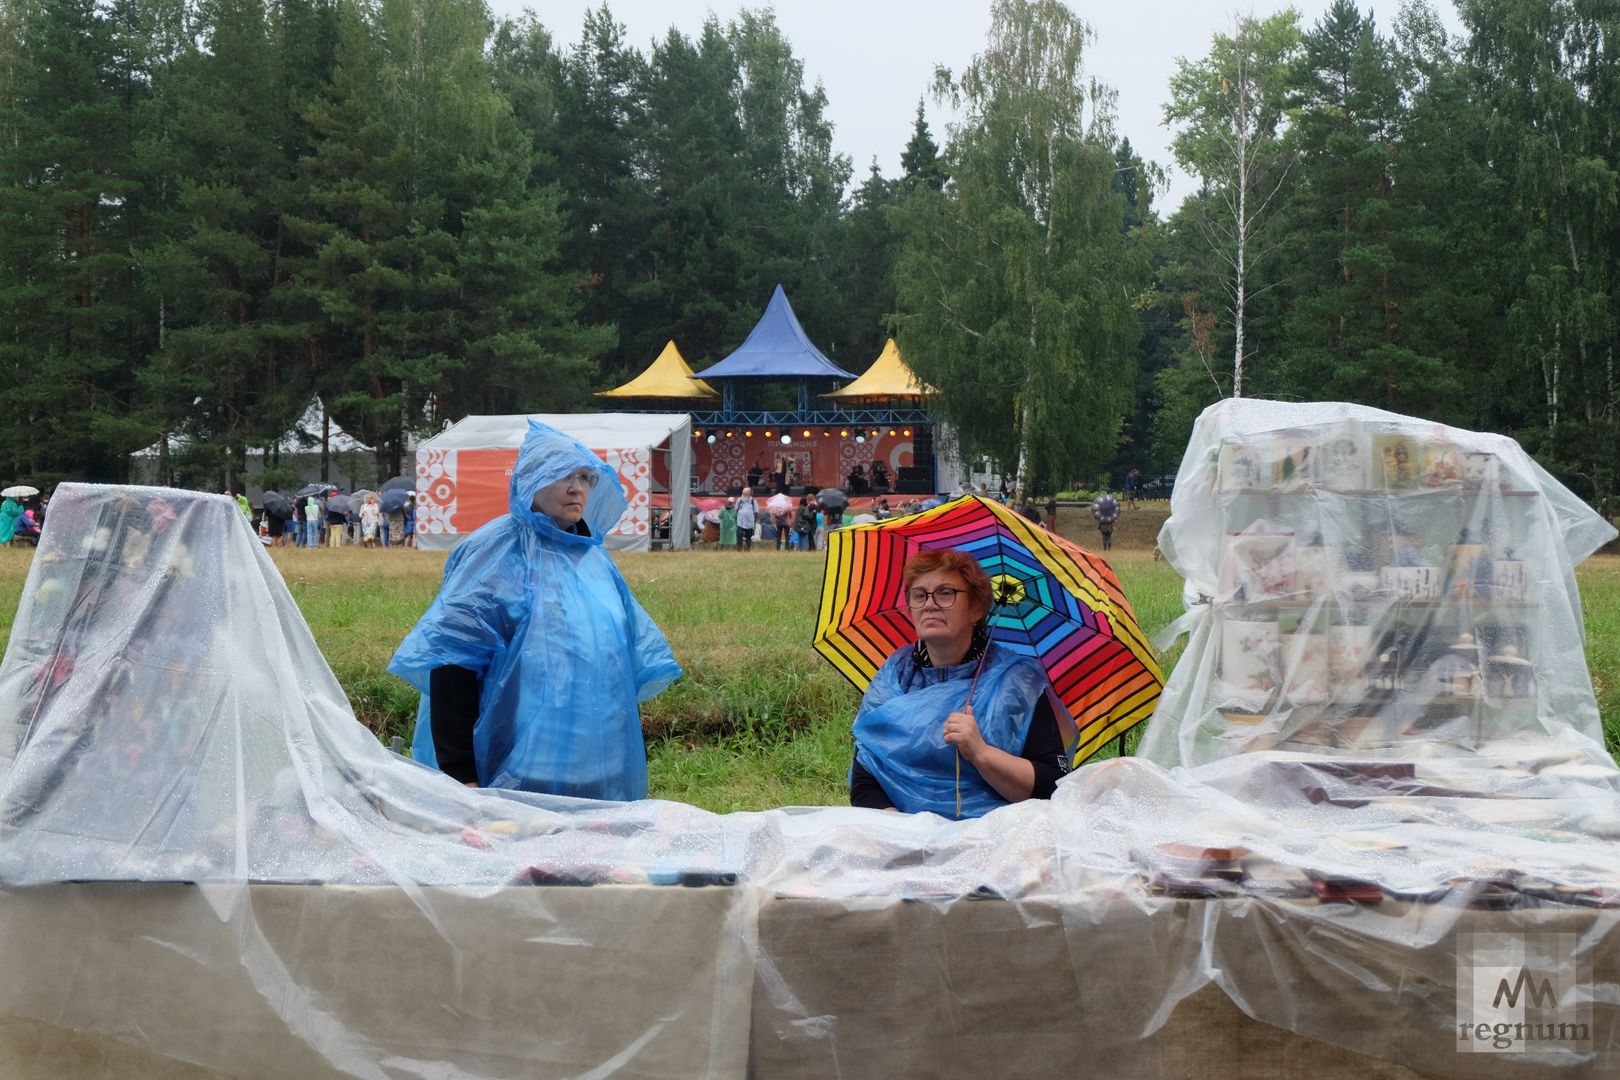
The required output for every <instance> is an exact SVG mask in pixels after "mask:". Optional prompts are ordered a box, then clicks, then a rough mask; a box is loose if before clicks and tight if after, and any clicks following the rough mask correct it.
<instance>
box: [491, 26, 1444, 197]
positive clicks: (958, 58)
mask: <svg viewBox="0 0 1620 1080" xmlns="http://www.w3.org/2000/svg"><path fill="white" fill-rule="evenodd" d="M490 2H491V4H492V6H493V8H494V10H495V13H496V15H497V16H501V15H511V14H516V13H517V12H519V11H521V10H523V9H524V8H529V9H531V10H533V11H534V12H535V14H536V15H537V16H538V17H539V19H540V21H541V23H543V24H544V25H545V26H546V28H547V29H548V30H550V31H551V32H552V35H553V37H554V38H555V39H556V40H557V41H559V42H560V43H567V44H571V43H573V42H575V41H577V40H578V39H579V33H580V27H581V25H582V24H583V21H584V13H585V10H586V8H587V7H595V6H597V4H598V3H599V2H600V0H596V2H589V3H588V2H587V0H529V2H525V0H490ZM1330 2H1331V0H1299V2H1298V3H1295V4H1294V5H1293V6H1294V7H1296V8H1297V9H1298V10H1299V11H1300V12H1301V14H1302V16H1303V20H1302V21H1303V23H1304V25H1305V26H1306V27H1307V28H1308V27H1310V26H1313V25H1314V24H1315V23H1316V21H1317V19H1318V18H1319V17H1320V15H1321V14H1322V12H1323V11H1325V10H1326V9H1327V7H1328V6H1329V3H1330ZM743 6H747V7H764V6H771V7H774V9H775V11H776V19H777V23H778V24H779V25H780V26H781V28H782V31H783V33H784V34H785V35H786V36H787V38H788V40H789V41H790V42H791V43H792V44H793V51H794V53H795V55H797V56H798V57H800V58H801V59H802V60H803V61H804V65H805V71H806V76H807V81H809V82H814V81H815V80H818V79H819V80H820V81H821V82H822V84H823V85H824V86H825V87H826V89H827V98H828V109H829V114H830V117H831V119H832V122H833V124H834V125H835V132H834V139H835V142H836V144H837V147H838V149H839V150H840V151H842V152H843V153H846V154H848V155H849V156H850V158H851V160H852V161H853V162H854V165H855V182H856V183H859V182H860V179H861V177H863V176H865V175H866V172H867V169H868V167H869V165H870V163H871V161H872V159H873V158H874V157H876V158H877V163H878V167H879V168H880V169H881V170H882V171H883V173H884V175H886V176H895V175H897V174H898V173H899V171H900V151H901V150H902V149H903V148H904V147H905V144H906V140H907V139H908V138H909V137H910V135H911V125H912V121H913V118H914V116H915V113H916V107H917V98H918V95H920V94H923V93H924V92H925V91H926V90H927V88H928V84H929V81H930V80H931V78H932V76H933V72H934V66H935V65H936V64H944V65H945V66H947V67H949V68H951V69H952V70H960V69H961V68H962V66H963V65H964V64H966V63H967V61H968V60H969V59H971V58H972V56H973V55H974V54H975V53H977V52H979V51H981V50H982V49H983V48H984V38H985V33H986V31H987V30H988V29H989V26H990V4H989V0H931V2H927V3H918V2H896V0H864V2H862V0H781V2H780V3H777V4H774V5H765V4H746V5H745V4H741V3H737V2H730V3H726V2H714V0H610V3H609V7H610V9H611V10H612V12H613V15H614V17H615V18H616V19H618V21H619V22H621V23H623V24H624V25H625V27H626V29H627V32H628V36H629V40H630V42H631V43H632V44H634V45H636V46H637V47H639V48H641V49H642V50H643V51H647V50H648V46H649V43H650V42H651V41H652V40H653V39H654V38H661V37H663V36H664V34H665V33H666V32H667V31H668V29H669V28H670V27H671V26H677V27H679V28H680V29H681V31H682V32H683V33H689V34H696V33H697V32H698V31H699V30H701V28H702V26H703V20H704V19H705V17H707V15H708V14H709V13H710V12H711V11H712V12H713V13H714V14H715V15H717V16H718V17H719V18H720V19H721V20H722V21H724V20H727V19H729V18H730V17H731V16H732V15H734V14H735V13H736V12H737V10H738V9H739V8H740V7H743ZM1069 6H1070V7H1071V8H1072V9H1073V10H1074V11H1075V12H1076V13H1077V14H1079V15H1080V16H1081V17H1082V18H1083V19H1085V20H1086V21H1087V22H1089V23H1090V24H1091V27H1092V29H1093V30H1095V31H1096V33H1097V40H1096V43H1095V45H1094V46H1093V48H1092V52H1091V59H1090V62H1089V64H1088V67H1089V68H1090V72H1091V74H1093V75H1095V76H1096V77H1098V78H1099V79H1101V80H1102V81H1104V82H1106V83H1108V84H1109V85H1111V86H1113V87H1114V89H1115V90H1117V91H1118V92H1119V104H1118V127H1119V131H1120V133H1121V134H1123V135H1125V136H1126V137H1127V138H1129V139H1130V140H1131V145H1132V146H1133V147H1135V149H1136V151H1137V153H1139V154H1140V155H1141V156H1142V157H1144V158H1147V159H1149V160H1153V161H1157V162H1159V163H1160V164H1161V165H1164V166H1166V167H1167V168H1169V167H1172V162H1171V158H1170V148H1169V139H1170V132H1169V130H1168V129H1166V128H1165V127H1163V126H1162V121H1163V116H1164V101H1165V98H1166V96H1167V88H1168V86H1169V82H1170V73H1171V71H1172V70H1173V69H1174V67H1175V61H1176V58H1177V57H1181V56H1187V57H1199V56H1202V55H1204V54H1205V53H1206V52H1208V50H1209V42H1210V39H1211V37H1212V36H1213V35H1214V34H1215V33H1216V32H1217V31H1219V30H1230V28H1231V26H1232V20H1233V17H1234V13H1235V12H1237V11H1240V10H1241V11H1245V12H1252V13H1254V14H1257V15H1265V14H1268V13H1270V12H1273V11H1277V10H1280V9H1281V8H1282V7H1284V6H1285V5H1284V4H1282V3H1270V4H1267V3H1260V4H1247V5H1243V6H1242V7H1238V6H1231V5H1223V4H1221V3H1219V2H1203V0H1136V2H1135V3H1121V2H1118V0H1114V2H1110V3H1100V2H1095V0H1074V2H1071V3H1070V5H1069ZM1436 6H1437V7H1438V8H1439V10H1440V13H1441V16H1442V17H1443V18H1444V20H1445V22H1446V24H1447V26H1448V27H1450V28H1451V30H1452V31H1453V33H1455V32H1456V31H1457V29H1458V26H1459V23H1458V20H1457V15H1456V11H1455V9H1454V8H1453V7H1452V5H1451V2H1450V0H1436ZM1362 7H1363V10H1366V7H1367V4H1366V3H1365V0H1364V2H1363V5H1362ZM1375 10H1376V11H1377V14H1378V20H1379V25H1380V27H1382V28H1384V29H1385V30H1387V29H1388V28H1389V23H1390V20H1392V18H1393V16H1394V14H1395V11H1396V2H1395V0H1389V2H1388V3H1386V4H1383V5H1380V6H1378V7H1377V8H1375ZM926 106H927V109H928V122H929V126H930V127H931V128H932V129H933V131H934V136H935V139H936V140H937V141H938V142H940V143H941V144H942V145H943V143H944V141H945V138H944V127H945V123H946V122H947V121H948V120H949V116H948V115H946V112H945V110H943V109H941V108H940V107H939V106H936V105H935V104H934V103H933V102H932V101H928V102H926ZM1193 186H1194V185H1193V183H1192V181H1191V180H1190V179H1189V178H1188V177H1186V176H1184V175H1181V174H1180V173H1178V172H1175V171H1174V170H1173V169H1172V172H1171V178H1170V193H1169V195H1168V196H1161V197H1160V199H1159V206H1160V210H1161V212H1165V211H1168V210H1169V209H1170V208H1173V207H1175V206H1176V205H1178V204H1179V203H1180V201H1181V199H1182V198H1183V197H1185V196H1186V195H1187V194H1188V193H1189V192H1190V191H1191V190H1192V189H1193Z"/></svg>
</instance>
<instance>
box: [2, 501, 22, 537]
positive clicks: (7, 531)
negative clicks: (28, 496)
mask: <svg viewBox="0 0 1620 1080" xmlns="http://www.w3.org/2000/svg"><path fill="white" fill-rule="evenodd" d="M22 512H23V508H22V503H20V502H18V501H17V500H16V499H12V498H8V499H6V501H5V502H3V503H0V544H9V543H11V538H12V536H13V535H15V534H16V532H17V521H18V519H19V518H21V517H22Z"/></svg>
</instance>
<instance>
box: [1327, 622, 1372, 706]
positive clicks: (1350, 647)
mask: <svg viewBox="0 0 1620 1080" xmlns="http://www.w3.org/2000/svg"><path fill="white" fill-rule="evenodd" d="M1376 636H1377V629H1376V628H1375V627H1372V626H1368V625H1365V624H1358V623H1335V624H1334V625H1333V626H1331V627H1329V628H1328V674H1329V678H1330V680H1331V683H1332V687H1333V696H1334V697H1335V698H1344V697H1356V698H1359V697H1360V696H1361V693H1362V691H1363V690H1364V689H1365V688H1366V685H1367V683H1366V674H1367V662H1368V661H1370V660H1371V659H1372V658H1373V642H1374V640H1375V638H1376Z"/></svg>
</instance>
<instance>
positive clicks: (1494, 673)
mask: <svg viewBox="0 0 1620 1080" xmlns="http://www.w3.org/2000/svg"><path fill="white" fill-rule="evenodd" d="M1485 664H1486V671H1487V672H1489V679H1490V684H1489V687H1488V689H1489V691H1490V692H1491V693H1493V694H1495V695H1496V696H1497V697H1501V698H1527V697H1530V696H1532V695H1533V694H1534V693H1535V665H1533V664H1532V663H1530V661H1528V660H1526V659H1525V658H1524V657H1522V656H1520V655H1519V648H1518V646H1517V645H1504V646H1503V647H1502V651H1501V652H1499V653H1497V654H1496V655H1495V656H1491V657H1488V658H1487V659H1486V661H1485Z"/></svg>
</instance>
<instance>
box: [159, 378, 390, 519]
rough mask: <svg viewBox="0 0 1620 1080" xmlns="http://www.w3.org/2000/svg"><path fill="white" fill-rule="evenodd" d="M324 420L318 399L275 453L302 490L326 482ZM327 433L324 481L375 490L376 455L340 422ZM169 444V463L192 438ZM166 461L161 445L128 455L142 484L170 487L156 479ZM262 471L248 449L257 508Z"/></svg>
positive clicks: (258, 456)
mask: <svg viewBox="0 0 1620 1080" xmlns="http://www.w3.org/2000/svg"><path fill="white" fill-rule="evenodd" d="M321 420H322V414H321V401H320V399H319V398H311V399H310V402H309V407H308V408H306V409H305V410H304V415H303V416H301V417H299V419H298V422H297V423H296V424H294V425H293V426H292V427H291V428H289V429H288V430H287V431H286V433H285V434H283V435H282V436H281V438H280V439H278V440H277V441H276V445H275V447H274V450H275V454H276V460H277V463H278V464H280V465H282V466H291V467H292V468H293V469H295V470H297V473H298V480H299V483H298V484H297V485H296V486H298V487H301V486H303V485H304V484H305V483H308V482H309V481H311V480H319V479H322V476H321ZM329 432H330V433H329V435H328V437H327V466H326V476H325V479H327V480H330V481H331V482H332V483H334V484H336V485H338V487H340V488H342V489H343V490H344V491H353V490H354V489H356V488H358V487H365V486H371V484H372V483H373V482H374V480H373V477H374V475H375V473H376V466H377V462H376V451H375V450H373V449H372V448H371V447H369V446H367V445H366V444H365V443H363V442H361V441H360V440H359V439H356V438H355V437H354V436H353V435H350V434H349V433H348V432H347V431H344V430H343V428H342V427H340V426H338V422H337V421H336V420H331V421H330V426H329ZM166 438H167V440H168V454H169V456H170V457H177V456H179V455H180V454H182V453H184V451H185V449H186V447H188V446H189V445H191V442H192V439H191V436H189V435H169V436H166ZM407 446H408V444H407ZM162 458H163V446H162V440H160V441H159V442H155V443H153V444H152V445H151V446H148V447H146V448H145V449H143V450H137V451H135V452H134V453H133V454H131V455H130V478H131V479H132V480H133V481H135V482H136V483H140V484H166V483H170V482H171V480H170V478H169V477H167V476H160V475H158V472H159V467H158V463H159V462H160V461H161V460H162ZM264 466H265V451H264V449H263V448H250V449H249V450H248V452H247V477H246V482H245V483H244V484H243V487H244V489H245V492H246V494H247V497H248V499H249V501H250V502H252V503H253V504H254V505H255V506H257V505H259V500H260V498H262V497H263V495H264V489H263V486H262V485H261V484H260V483H259V475H260V474H261V473H262V472H264Z"/></svg>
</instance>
